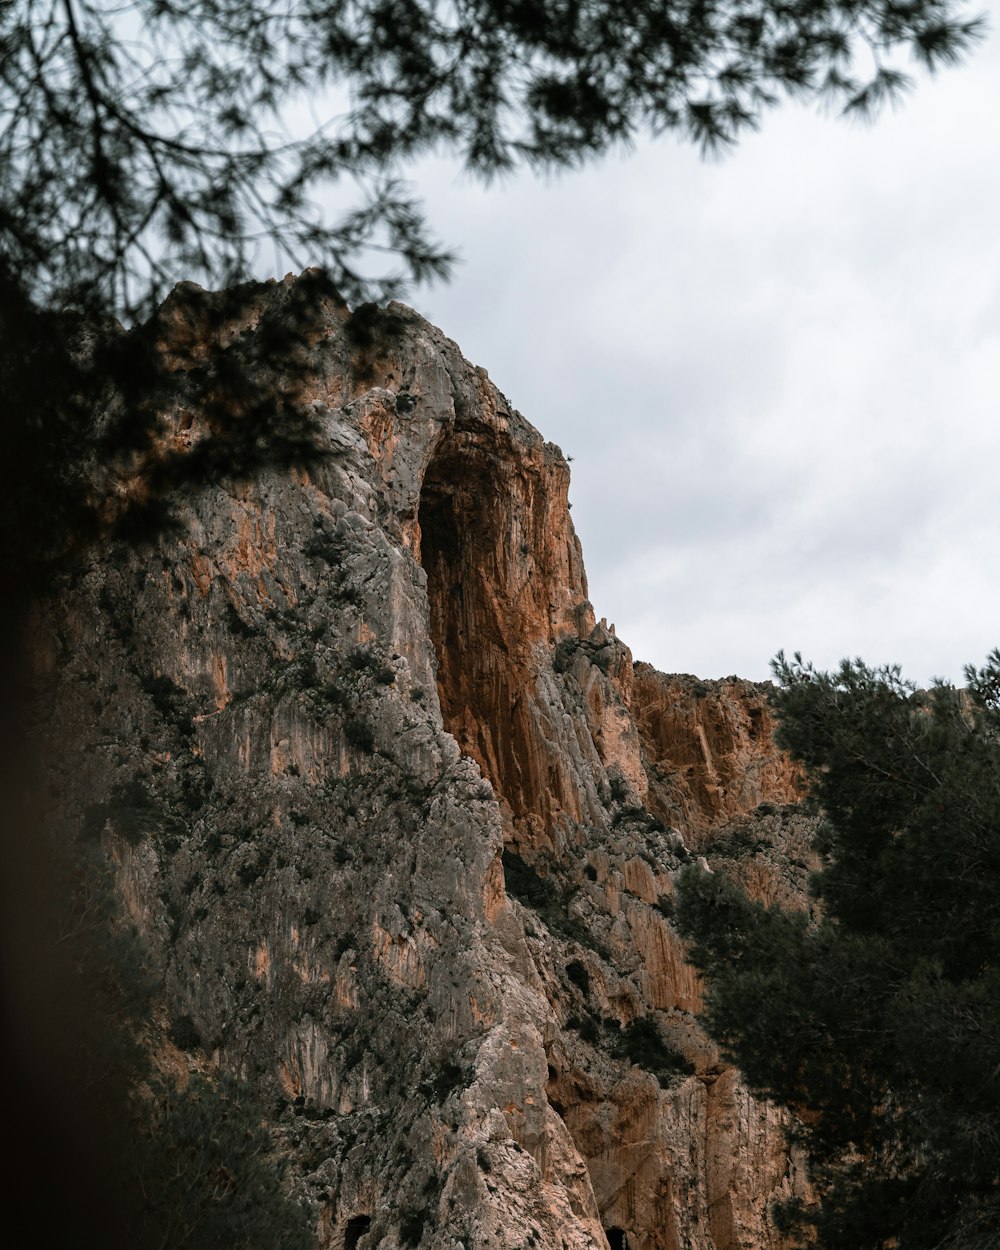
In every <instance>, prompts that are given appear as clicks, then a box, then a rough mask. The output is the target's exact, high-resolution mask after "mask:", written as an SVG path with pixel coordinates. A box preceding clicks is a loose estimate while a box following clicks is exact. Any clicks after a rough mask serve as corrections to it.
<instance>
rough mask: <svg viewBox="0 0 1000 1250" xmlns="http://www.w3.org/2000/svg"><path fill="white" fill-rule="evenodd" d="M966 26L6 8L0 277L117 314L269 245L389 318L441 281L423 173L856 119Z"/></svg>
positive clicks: (784, 2)
mask: <svg viewBox="0 0 1000 1250" xmlns="http://www.w3.org/2000/svg"><path fill="white" fill-rule="evenodd" d="M965 6H966V0H671V2H670V3H663V2H662V0H635V2H633V3H629V4H622V3H620V0H550V2H549V3H545V4H539V3H529V2H527V0H343V2H342V3H330V2H329V0H6V2H5V3H4V4H3V5H2V6H0V254H2V260H3V264H4V266H5V267H6V269H7V272H8V276H9V277H12V278H16V279H17V281H18V282H19V283H20V284H21V286H22V287H23V289H25V290H26V291H27V292H28V293H29V294H30V295H31V296H32V297H33V298H35V299H36V300H40V301H41V302H42V303H44V304H46V305H47V306H49V307H55V308H66V307H72V308H81V307H83V308H87V309H93V308H94V307H95V306H97V307H100V308H102V309H103V310H104V311H111V312H114V313H115V314H116V315H122V314H128V313H135V312H137V311H143V310H145V309H148V307H149V301H150V299H155V298H157V297H158V296H159V295H161V294H162V292H163V289H164V287H165V286H169V285H172V284H173V283H174V282H176V281H178V280H179V279H181V278H193V279H198V280H200V281H205V280H208V281H210V282H211V283H214V284H222V285H228V284H230V283H232V282H234V281H237V280H242V279H244V278H246V277H247V276H248V274H249V273H250V272H251V270H252V266H253V262H254V260H255V259H256V258H257V252H258V251H259V249H260V248H261V247H262V246H263V245H264V244H265V243H267V242H270V243H271V244H273V246H274V250H275V262H276V264H277V266H278V267H287V266H288V265H292V266H293V267H297V268H300V269H301V268H303V267H306V266H309V265H318V266H320V267H323V268H325V269H326V270H327V272H328V274H329V277H330V279H331V280H332V282H333V283H334V284H335V285H336V286H337V288H338V289H339V290H340V291H341V292H342V294H343V295H344V296H345V297H346V298H347V299H349V300H350V301H352V302H356V301H358V300H361V299H366V298H371V297H372V296H373V295H375V296H383V295H386V294H391V293H394V292H395V291H396V290H397V289H398V288H399V286H400V283H401V282H405V281H412V280H418V281H419V280H421V279H424V278H426V277H428V276H432V275H442V274H445V273H447V271H448V268H449V264H450V259H451V258H450V256H449V253H448V252H447V250H446V249H445V248H443V247H442V246H440V245H439V244H437V243H436V242H435V241H434V239H433V237H432V235H431V233H430V231H429V229H428V227H427V224H426V222H425V221H424V219H423V216H422V213H421V210H420V206H419V204H418V203H417V202H416V201H415V199H414V198H413V195H412V193H411V192H410V191H409V190H408V189H407V187H406V185H405V184H404V183H402V182H401V181H400V177H399V175H400V173H401V172H403V171H404V170H405V168H406V166H407V165H408V164H409V163H411V162H412V161H413V160H414V159H415V158H417V157H418V156H420V155H422V154H424V153H427V152H429V151H434V150H436V151H447V152H450V153H453V154H455V155H457V156H458V157H459V158H460V159H461V160H462V161H463V162H464V164H465V166H466V167H467V168H468V169H470V170H472V171H473V172H474V173H476V174H479V175H482V176H485V177H491V176H493V175H496V174H500V173H504V172H506V171H509V170H511V169H513V168H515V167H516V166H517V165H519V164H526V165H528V166H531V167H534V168H558V167H564V166H568V165H574V164H577V163H579V162H582V161H584V160H586V159H588V158H591V157H596V156H599V155H600V154H601V153H603V152H606V151H607V150H608V149H609V148H610V147H611V146H612V145H614V144H619V143H623V142H624V143H627V142H628V141H630V140H631V139H632V138H633V137H634V136H635V135H636V134H637V132H638V131H639V130H640V129H643V128H645V129H648V130H651V131H653V132H654V133H660V132H664V131H674V132H678V133H679V134H681V135H683V136H685V137H686V138H688V139H691V140H693V141H694V142H696V143H698V144H699V145H700V146H701V147H702V148H704V149H708V150H712V149H716V148H719V147H725V146H726V145H728V144H731V143H733V142H734V141H735V140H736V139H737V138H738V137H739V136H740V135H741V134H742V133H743V132H745V131H746V130H748V129H752V128H755V127H756V126H757V125H758V124H759V122H760V120H761V117H762V115H763V113H764V112H765V111H766V110H767V109H768V108H770V107H771V106H773V105H774V104H776V103H777V102H778V101H779V100H780V99H781V98H782V97H785V96H797V97H802V98H807V99H809V98H812V99H817V100H824V101H827V102H829V103H830V104H832V105H833V106H834V107H835V108H839V109H842V110H843V111H844V112H845V113H847V114H849V115H860V116H865V117H867V116H870V115H872V114H873V113H874V112H875V111H876V110H877V109H878V107H879V106H880V104H881V103H882V102H883V101H885V100H886V99H888V98H891V97H893V96H896V95H898V94H899V93H900V92H901V91H902V90H904V89H905V88H906V87H907V86H908V85H909V81H910V80H909V78H908V76H907V74H906V73H905V72H904V70H903V69H902V68H901V65H900V56H899V53H901V52H906V51H907V50H908V51H909V53H910V54H911V56H912V58H913V59H915V61H916V62H917V63H918V64H919V65H922V66H924V67H926V68H928V69H931V70H934V69H936V68H937V67H939V66H942V65H948V64H951V63H954V62H955V61H957V60H959V59H960V58H961V57H962V55H963V54H964V53H965V52H966V51H967V50H968V49H969V47H970V45H971V44H972V43H973V42H974V41H975V39H976V38H977V36H978V35H979V33H980V32H981V30H982V20H981V19H979V18H975V17H969V16H968V15H967V14H966V12H965ZM331 187H336V193H337V195H338V197H340V196H342V199H341V200H338V202H340V203H341V204H342V212H341V215H340V216H333V217H331V218H327V217H326V216H324V214H323V213H322V212H321V211H320V209H319V208H318V207H317V197H318V196H319V195H320V194H321V192H326V191H329V189H330V188H331ZM380 255H382V256H388V257H389V258H390V259H389V268H388V269H386V268H385V262H384V261H382V262H380V261H379V257H380ZM267 259H268V260H269V259H270V257H268V258H267Z"/></svg>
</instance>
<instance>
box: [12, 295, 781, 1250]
mask: <svg viewBox="0 0 1000 1250" xmlns="http://www.w3.org/2000/svg"><path fill="white" fill-rule="evenodd" d="M294 289H295V283H294V281H292V280H290V279H288V280H286V281H285V282H284V283H279V284H269V285H266V286H263V287H262V288H261V289H260V290H259V292H258V293H257V294H256V295H255V296H254V299H253V300H252V301H249V302H248V308H249V307H250V306H251V305H252V312H249V313H248V314H247V316H246V318H245V321H244V323H243V324H241V325H233V326H229V327H227V329H226V334H225V335H224V336H222V337H218V338H216V339H215V340H213V341H211V342H208V343H206V345H205V350H204V353H203V365H204V368H206V369H208V370H211V369H213V368H214V367H216V363H217V362H218V361H219V360H221V359H222V357H223V356H224V354H225V353H226V352H231V351H235V350H239V351H240V352H242V353H243V356H241V357H240V359H241V360H244V359H245V361H246V365H245V367H246V368H248V369H252V370H256V371H257V376H259V377H261V378H263V379H265V380H266V379H267V377H268V376H270V374H269V370H273V371H275V372H276V373H277V374H278V375H279V376H280V373H281V362H280V361H274V360H271V359H269V358H267V357H266V356H261V355H257V356H255V355H254V343H255V342H256V336H258V335H259V333H260V327H261V326H262V325H265V324H268V322H269V320H270V322H271V323H273V322H274V321H275V319H277V320H280V318H281V316H282V308H283V307H284V304H285V301H287V300H288V299H290V298H291V296H292V294H293V293H294ZM189 298H190V292H188V294H187V295H186V296H184V295H178V296H175V297H173V299H172V301H170V302H169V303H168V305H167V307H166V308H165V310H164V311H163V313H162V314H161V321H162V327H161V329H162V334H163V336H164V338H165V339H166V340H169V338H170V335H171V334H176V333H179V331H178V330H177V327H178V326H180V327H181V328H182V329H183V328H185V327H187V329H186V330H185V333H187V331H188V330H190V331H191V333H195V332H196V329H197V326H198V324H200V323H199V321H198V318H197V317H192V316H189V315H188V314H187V313H185V311H184V308H183V307H182V304H183V299H189ZM192 327H194V329H192ZM302 351H303V352H304V353H305V357H304V358H305V360H306V362H307V366H308V367H307V371H306V374H305V377H304V379H303V378H300V379H299V380H298V382H297V395H298V401H297V402H299V403H301V404H303V405H307V406H310V409H311V411H312V412H313V413H314V415H315V417H316V420H317V422H318V425H319V428H320V430H321V439H322V449H323V455H322V456H321V458H320V460H319V462H318V463H317V464H316V465H315V467H313V468H312V469H311V470H310V471H309V472H308V473H305V472H295V473H292V472H288V471H279V470H273V469H272V470H267V471H261V472H259V473H256V474H255V475H254V476H253V477H252V478H251V479H250V480H247V481H240V482H234V481H225V480H224V481H220V482H219V483H217V484H214V485H212V486H206V487H204V488H202V489H199V490H198V491H192V492H190V494H189V497H187V498H185V500H184V502H183V510H182V511H183V521H184V527H183V530H182V532H181V533H179V534H177V535H165V536H163V537H162V538H160V539H159V540H158V541H157V542H156V543H155V544H153V545H152V546H145V547H140V546H117V547H115V548H114V549H109V550H106V551H94V552H92V553H91V554H90V556H89V557H88V559H87V560H86V561H85V562H84V563H83V564H82V565H81V567H80V568H78V569H76V570H74V571H73V573H72V574H67V578H66V581H65V583H64V585H63V586H62V587H61V588H59V589H58V591H57V593H54V594H53V596H52V598H51V601H50V602H48V603H47V604H46V605H44V608H45V610H44V612H42V613H40V615H39V621H40V622H42V623H41V624H40V625H39V627H38V630H37V638H36V640H35V642H36V647H35V650H36V652H37V654H38V655H39V656H41V657H47V658H46V660H45V663H44V664H42V663H41V661H40V663H39V674H38V683H39V687H40V689H41V691H42V694H43V697H44V702H45V707H46V716H45V717H44V718H40V720H39V724H38V725H36V726H35V727H34V728H33V730H32V733H33V735H34V742H35V744H36V746H37V752H38V754H39V755H40V756H41V757H43V758H45V759H46V760H47V761H48V762H49V764H50V768H49V772H50V774H51V776H50V781H51V793H52V794H53V796H54V797H53V799H52V812H51V819H52V821H53V823H54V824H55V825H56V826H58V827H60V828H61V829H62V830H63V831H64V833H65V836H66V837H67V838H72V837H75V836H79V835H80V834H81V831H85V832H86V834H87V836H89V837H91V838H99V839H101V840H102V841H103V843H104V845H105V846H106V848H108V849H109V851H110V852H111V856H112V862H113V864H114V866H115V868H116V872H117V879H118V884H119V889H120V891H121V894H122V898H123V900H124V902H125V905H126V906H127V909H128V914H129V916H130V917H131V918H132V920H133V921H134V923H135V924H136V926H137V927H138V928H139V930H140V931H141V933H142V935H143V939H144V941H145V943H146V945H147V947H148V949H149V951H150V952H151V954H152V957H153V959H154V961H155V964H156V966H157V968H158V970H159V972H160V974H161V977H162V984H163V993H162V1004H161V1006H162V1014H163V1019H164V1020H165V1021H167V1022H168V1023H169V1022H170V1021H171V1020H175V1019H177V1018H184V1019H185V1020H186V1021H187V1022H188V1024H189V1026H190V1027H189V1028H188V1029H187V1036H188V1040H189V1042H190V1044H191V1046H192V1057H191V1062H192V1063H193V1064H194V1063H198V1064H201V1065H202V1066H206V1065H209V1066H211V1065H214V1066H217V1067H219V1068H221V1069H225V1070H227V1071H229V1072H232V1073H234V1074H236V1075H238V1076H240V1077H241V1078H243V1079H245V1080H247V1081H249V1082H250V1083H252V1084H253V1085H254V1086H255V1088H256V1089H257V1091H258V1093H260V1094H262V1095H264V1097H265V1098H266V1099H267V1101H268V1103H269V1105H271V1106H274V1107H275V1108H276V1110H275V1116H274V1124H273V1130H274V1133H275V1134H276V1136H277V1137H278V1138H279V1139H280V1140H281V1142H282V1143H283V1145H284V1148H285V1149H286V1151H287V1152H288V1154H289V1156H290V1158H291V1159H292V1160H293V1163H294V1168H293V1171H294V1177H293V1183H294V1189H295V1192H296V1194H297V1195H298V1196H299V1197H300V1198H301V1199H302V1201H303V1202H304V1203H305V1204H306V1205H307V1207H308V1209H309V1211H310V1213H311V1215H312V1217H313V1220H314V1224H315V1228H316V1230H317V1231H316V1236H317V1245H318V1246H322V1247H331V1248H335V1250H341V1248H342V1247H345V1246H350V1247H351V1248H352V1250H375V1247H381V1248H383V1250H401V1248H402V1247H411V1248H416V1247H423V1250H429V1248H431V1247H434V1248H435V1250H437V1248H440V1250H505V1248H508V1247H509V1248H510V1250H514V1248H515V1247H521V1246H524V1245H531V1246H535V1247H539V1248H540V1250H585V1248H588V1247H591V1248H592V1247H599V1248H600V1250H606V1248H607V1247H609V1246H610V1247H612V1250H617V1248H620V1247H622V1246H624V1245H626V1244H627V1245H628V1247H629V1248H630V1250H681V1248H682V1247H683V1248H685V1250H688V1248H691V1250H764V1248H768V1250H771V1248H773V1250H780V1248H781V1247H782V1246H783V1244H784V1243H783V1242H782V1239H781V1236H780V1235H779V1234H778V1232H777V1231H776V1230H775V1228H774V1226H773V1224H772V1221H771V1216H770V1208H769V1203H770V1202H771V1199H772V1198H774V1197H775V1196H780V1195H787V1194H789V1193H793V1192H803V1186H804V1181H803V1179H802V1176H801V1172H800V1169H799V1168H798V1167H797V1166H796V1164H795V1162H794V1161H792V1160H790V1159H789V1158H788V1155H787V1153H786V1150H785V1147H784V1144H783V1138H782V1132H781V1117H780V1115H779V1114H778V1113H777V1111H775V1110H774V1109H773V1108H770V1107H768V1106H765V1105H763V1104H761V1103H758V1102H756V1101H755V1100H754V1099H753V1098H751V1097H750V1095H749V1094H748V1093H747V1092H746V1090H745V1089H743V1088H742V1086H741V1085H740V1084H739V1081H738V1080H737V1077H736V1074H735V1073H734V1072H733V1071H732V1070H730V1069H727V1068H726V1067H725V1066H724V1065H723V1064H722V1063H721V1062H720V1060H719V1056H718V1054H717V1053H716V1051H715V1049H714V1047H713V1046H712V1044H711V1043H710V1042H709V1040H708V1039H707V1038H706V1037H705V1036H704V1034H703V1033H702V1032H701V1030H700V1028H699V1026H698V1023H697V1020H696V1019H695V1016H694V1014H693V1013H694V1012H695V1011H696V1010H697V1007H698V1002H699V992H700V991H699V985H698V982H697V978H696V976H695V974H694V972H693V970H692V969H691V968H690V966H689V965H688V964H687V963H686V962H685V957H684V947H683V943H682V942H681V941H680V939H679V938H678V936H677V934H676V933H675V931H674V929H673V927H672V925H671V920H670V915H671V909H672V899H673V880H674V877H675V875H676V873H677V872H678V871H679V869H680V868H681V866H682V865H683V864H684V863H686V862H689V861H690V859H691V855H690V852H689V850H688V845H690V846H692V847H698V848H700V849H703V850H704V853H705V854H707V855H709V856H711V857H712V862H713V863H714V864H715V865H716V866H721V865H722V863H723V862H724V861H725V860H726V859H727V858H728V859H736V860H738V861H739V865H738V866H739V870H740V871H741V872H742V873H743V875H744V878H748V876H752V875H753V874H755V873H758V874H759V875H760V880H761V882H762V885H761V891H762V893H766V892H767V890H772V893H773V892H775V891H778V892H780V891H784V892H785V894H789V892H791V893H794V891H795V890H796V889H797V881H798V879H797V878H795V876H794V872H792V873H791V875H789V873H786V872H785V870H784V868H783V867H782V864H783V862H784V861H783V859H782V856H783V855H784V851H783V849H782V848H783V847H784V846H785V844H786V842H787V839H788V836H789V835H788V829H789V828H791V825H792V824H794V820H798V818H797V817H796V818H794V820H793V819H792V817H791V816H789V814H788V811H789V809H785V810H783V811H778V810H777V808H768V809H767V811H766V812H763V809H761V805H762V804H763V805H768V804H770V805H776V804H785V803H787V802H789V801H790V800H791V799H792V798H793V797H794V795H795V793H796V789H795V784H796V779H795V775H794V772H793V770H792V769H791V768H790V766H789V765H788V763H787V761H785V760H784V759H783V758H782V757H781V756H780V755H779V754H778V753H777V752H776V751H775V750H774V748H773V745H772V743H771V740H770V733H771V724H770V720H769V714H768V712H767V708H766V702H765V696H764V692H763V690H762V688H760V687H756V686H753V685H751V684H749V683H744V682H738V681H735V680H731V681H727V682H721V683H705V684H704V686H701V685H697V684H696V683H695V681H694V679H692V678H683V677H665V676H663V675H662V674H659V673H656V672H654V671H653V670H652V669H650V668H649V667H648V666H646V665H633V662H632V657H631V654H630V652H629V651H628V648H627V647H625V646H624V645H623V644H622V643H621V642H620V641H619V640H618V639H617V638H616V637H615V636H614V634H613V632H611V631H609V630H608V629H607V627H606V626H605V625H604V624H603V622H601V623H595V619H594V614H593V610H592V608H591V605H590V604H589V603H588V601H587V588H586V579H585V576H584V571H583V564H582V559H581V555H580V549H579V544H578V542H577V539H576V536H575V534H574V532H573V527H572V524H571V522H570V517H569V512H568V509H567V505H566V492H567V485H568V468H567V465H566V462H565V460H564V458H563V457H562V455H561V453H560V452H559V450H558V448H556V447H553V446H552V445H550V444H547V443H545V442H544V441H543V440H542V438H541V437H540V436H539V435H538V433H537V432H536V431H535V430H534V429H533V428H532V427H531V426H530V425H529V424H528V423H527V422H526V421H525V420H524V418H523V417H521V416H520V414H518V413H517V412H516V411H514V410H513V409H512V408H511V406H510V405H509V403H508V402H507V400H506V399H505V398H504V396H503V395H502V394H500V392H499V391H498V390H497V389H496V388H495V387H494V386H493V385H492V383H490V381H489V379H488V377H487V376H486V374H485V372H483V371H482V370H479V369H476V368H474V367H473V366H471V365H470V364H468V362H466V361H465V360H463V359H462V357H461V355H460V353H459V351H458V349H457V348H456V346H455V345H454V344H453V343H451V342H450V341H449V340H447V339H445V338H444V336H443V335H442V334H441V333H440V332H439V331H437V330H435V329H434V328H433V327H432V326H429V325H428V324H427V323H426V322H424V321H423V320H421V319H420V318H419V317H417V316H416V315H415V314H413V313H412V312H410V311H409V310H408V309H405V308H403V307H402V306H400V305H390V307H389V309H388V310H385V311H382V312H375V313H373V312H372V311H371V310H367V311H365V312H364V313H363V314H361V313H359V314H355V315H354V316H353V317H352V316H350V315H349V314H348V312H347V310H346V309H344V308H343V307H342V306H339V305H336V304H335V303H331V304H330V306H329V308H328V309H327V312H326V314H325V316H324V317H323V318H322V319H321V320H320V323H319V324H317V325H316V327H315V331H314V332H313V333H310V334H309V335H308V336H307V342H306V345H305V347H303V348H302ZM190 394H191V392H190V388H189V387H188V381H187V379H186V376H180V375H179V377H178V386H177V391H176V394H175V395H174V396H173V398H172V399H171V400H170V402H169V404H167V406H166V410H165V413H164V417H165V430H166V434H165V437H167V438H171V437H172V438H174V439H175V441H176V442H177V443H178V445H188V444H190V445H191V446H193V447H196V446H197V445H198V440H199V438H200V437H202V426H203V422H204V414H202V413H201V412H200V411H199V410H198V409H197V405H194V404H193V401H192V400H191V399H190ZM182 435H183V438H182ZM185 440H186V442H185ZM755 809H761V810H757V811H755ZM786 816H788V819H786ZM747 821H749V822H750V823H749V824H746V822H747ZM740 822H744V823H740ZM744 825H746V827H744ZM796 828H798V826H796ZM747 829H750V830H751V833H749V834H748V833H747V832H746V830H747ZM800 832H801V831H800ZM686 843H687V845H686ZM763 846H766V848H767V849H766V852H765V851H764V850H759V849H758V848H759V847H763ZM800 867H801V866H800ZM796 871H798V870H796ZM782 897H784V895H782ZM194 1037H197V1038H198V1039H199V1040H198V1041H197V1043H196V1042H195V1041H193V1040H192V1039H193V1038H194ZM195 1051H197V1052H198V1053H197V1054H195V1053H194V1052H195Z"/></svg>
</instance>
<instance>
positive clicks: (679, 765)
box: [630, 664, 801, 847]
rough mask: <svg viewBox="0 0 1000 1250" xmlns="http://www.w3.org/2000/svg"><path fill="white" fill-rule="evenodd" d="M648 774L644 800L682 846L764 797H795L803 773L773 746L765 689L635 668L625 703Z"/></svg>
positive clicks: (789, 799)
mask: <svg viewBox="0 0 1000 1250" xmlns="http://www.w3.org/2000/svg"><path fill="white" fill-rule="evenodd" d="M630 707H631V711H632V715H633V716H634V717H635V720H636V724H637V726H638V729H639V734H640V736H641V738H642V745H643V750H644V753H645V759H646V768H647V771H648V774H649V778H650V788H649V805H650V809H651V810H652V811H655V812H656V813H657V814H658V815H661V816H662V818H663V819H666V820H670V821H672V822H673V823H676V824H679V825H680V826H681V827H682V828H683V829H684V833H685V837H686V839H687V841H688V845H689V846H691V847H700V845H701V843H702V842H703V841H704V837H705V834H706V832H707V831H708V830H710V829H712V828H713V827H714V826H718V825H720V824H723V823H725V822H727V821H731V820H733V819H734V818H736V817H740V816H746V815H748V814H749V813H750V812H751V811H753V809H754V808H756V807H759V806H760V804H762V803H794V802H796V801H797V800H798V798H799V797H800V793H801V775H800V773H799V771H798V769H797V768H796V767H795V765H794V764H793V763H792V762H791V760H789V759H788V757H787V756H785V755H783V754H782V753H781V752H780V751H778V750H776V748H775V746H774V717H773V715H772V713H771V709H770V705H769V704H768V701H767V693H766V687H764V686H761V685H758V684H755V683H754V682H749V681H741V680H740V679H739V678H736V677H729V678H726V679H725V680H723V681H709V682H703V681H699V680H698V679H697V678H693V677H687V676H677V675H674V676H668V675H667V674H665V673H658V672H657V671H656V669H654V668H652V667H651V666H650V665H649V664H637V665H636V666H635V672H634V680H633V694H632V698H631V701H630Z"/></svg>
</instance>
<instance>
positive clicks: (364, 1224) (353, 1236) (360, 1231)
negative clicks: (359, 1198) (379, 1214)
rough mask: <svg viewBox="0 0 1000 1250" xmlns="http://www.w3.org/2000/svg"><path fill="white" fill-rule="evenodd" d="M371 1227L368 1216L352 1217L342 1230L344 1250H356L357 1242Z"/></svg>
mask: <svg viewBox="0 0 1000 1250" xmlns="http://www.w3.org/2000/svg"><path fill="white" fill-rule="evenodd" d="M371 1226H372V1218H371V1216H370V1215H352V1216H351V1218H350V1219H349V1220H348V1221H347V1225H346V1226H345V1228H344V1250H357V1246H358V1242H359V1241H360V1240H361V1238H362V1237H363V1236H364V1235H365V1233H367V1232H368V1230H369V1228H371Z"/></svg>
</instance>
